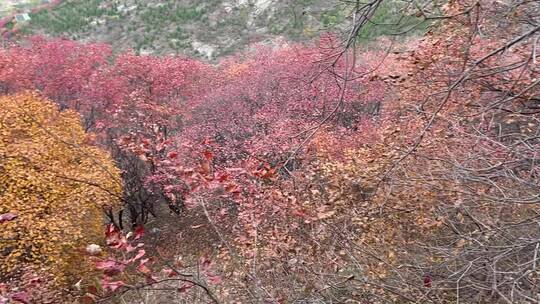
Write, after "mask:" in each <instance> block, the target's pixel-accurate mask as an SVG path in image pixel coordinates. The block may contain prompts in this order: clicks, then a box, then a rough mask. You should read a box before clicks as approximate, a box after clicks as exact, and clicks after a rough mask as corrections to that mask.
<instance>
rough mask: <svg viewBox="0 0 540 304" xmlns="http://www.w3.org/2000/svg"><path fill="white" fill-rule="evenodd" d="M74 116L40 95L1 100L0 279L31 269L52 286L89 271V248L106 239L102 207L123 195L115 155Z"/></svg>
mask: <svg viewBox="0 0 540 304" xmlns="http://www.w3.org/2000/svg"><path fill="white" fill-rule="evenodd" d="M88 139H89V135H88V134H86V133H85V131H84V129H83V128H82V126H81V120H80V117H79V115H78V114H77V113H75V112H73V111H69V110H66V111H60V110H59V109H58V107H57V105H55V104H54V103H53V102H51V101H50V100H47V99H45V98H43V97H41V96H40V95H38V94H37V93H22V94H18V95H10V96H2V97H0V214H11V215H12V217H15V218H14V219H12V220H10V221H5V222H3V223H0V228H1V229H0V260H1V261H2V263H0V281H3V280H4V279H8V278H10V277H16V276H17V275H18V274H20V273H21V271H22V269H23V268H28V267H31V268H33V269H39V270H40V271H45V272H46V273H48V274H50V275H51V276H52V277H53V278H54V281H55V283H58V284H65V283H67V282H69V281H72V280H78V279H79V278H81V277H83V276H84V275H85V272H87V271H91V269H92V267H91V265H90V262H89V261H87V259H86V258H85V256H84V254H83V252H84V246H86V245H87V244H89V243H94V242H99V239H102V238H103V236H102V231H103V224H104V223H103V215H102V209H103V208H107V207H114V205H117V204H118V203H119V197H120V195H121V190H122V186H121V179H120V172H119V170H118V169H117V168H116V167H115V165H114V162H113V160H112V159H111V157H110V155H109V154H108V153H107V152H105V151H103V150H101V149H99V148H97V147H94V146H92V145H91V144H90V143H89V140H88Z"/></svg>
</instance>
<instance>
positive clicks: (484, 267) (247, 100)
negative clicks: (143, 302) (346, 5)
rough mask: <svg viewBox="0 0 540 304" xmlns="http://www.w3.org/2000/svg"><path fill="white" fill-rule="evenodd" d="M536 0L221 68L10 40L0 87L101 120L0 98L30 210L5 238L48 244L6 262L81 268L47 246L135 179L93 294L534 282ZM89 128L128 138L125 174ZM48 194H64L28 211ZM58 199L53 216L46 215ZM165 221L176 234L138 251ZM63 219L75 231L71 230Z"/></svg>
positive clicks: (114, 140) (485, 292)
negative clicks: (405, 34)
mask: <svg viewBox="0 0 540 304" xmlns="http://www.w3.org/2000/svg"><path fill="white" fill-rule="evenodd" d="M380 2H381V1H380V0H375V1H372V2H370V4H369V5H366V6H362V7H356V9H357V10H359V11H357V12H356V14H354V16H368V15H370V12H369V11H367V10H370V9H376V8H377V5H378V4H380ZM530 5H531V4H530V3H528V2H523V3H522V5H513V4H511V3H506V2H503V1H449V3H448V4H447V5H444V6H441V7H431V6H429V5H427V6H425V7H424V10H425V11H424V10H422V8H418V10H419V11H417V12H416V16H417V17H418V16H420V17H422V18H426V20H437V21H440V22H439V23H437V24H434V26H433V28H431V29H430V31H429V32H428V33H427V34H426V35H425V36H424V37H421V38H411V39H407V40H405V41H401V42H399V45H397V46H396V42H395V41H394V42H392V41H389V40H387V39H381V40H380V41H377V42H376V43H374V44H375V46H376V47H375V48H372V49H370V48H362V49H354V48H353V47H352V43H347V40H345V44H344V42H343V40H340V37H338V36H334V35H323V36H322V37H321V38H320V39H319V40H318V41H316V42H315V43H313V44H304V45H300V44H291V45H279V46H275V47H274V48H271V47H264V46H254V47H253V48H252V49H250V50H249V51H246V52H244V53H242V54H241V55H237V56H232V57H230V58H226V59H223V60H222V61H221V62H219V63H218V64H215V65H210V64H207V63H203V62H198V61H196V60H192V59H187V58H182V57H171V56H169V57H148V56H137V55H134V54H131V53H125V54H117V55H113V54H112V51H111V49H110V47H108V46H106V45H101V44H80V43H76V42H73V41H67V40H62V39H45V38H41V37H31V38H29V39H28V40H27V41H26V42H25V43H21V44H14V45H11V46H9V47H7V48H5V49H2V50H1V51H0V88H1V89H2V90H3V91H4V93H14V92H19V91H23V90H39V91H40V94H43V95H45V96H47V97H49V98H51V99H52V100H54V102H56V103H57V104H59V105H60V106H61V107H63V108H69V109H71V110H76V111H78V112H79V113H80V114H81V115H82V120H83V125H84V128H85V129H86V130H88V131H91V132H93V134H92V136H86V135H85V134H84V132H83V129H82V128H81V127H80V126H79V123H80V122H79V121H78V119H77V118H76V117H75V115H74V114H73V112H70V110H67V111H62V112H59V111H58V110H57V108H56V107H55V106H53V105H52V104H51V103H50V102H46V101H45V102H43V101H42V99H43V98H41V97H38V95H32V94H30V95H29V94H25V95H13V96H11V97H4V99H5V103H6V104H7V105H8V106H7V107H5V109H2V111H4V112H5V114H3V115H4V116H5V117H6V118H5V119H4V120H3V121H2V122H3V123H4V124H10V127H7V128H2V132H3V133H2V136H4V138H5V139H3V140H4V141H3V144H4V146H2V149H4V150H5V151H4V150H0V151H2V153H4V154H6V155H13V156H11V158H12V159H13V160H12V161H9V159H10V158H6V159H8V161H7V162H5V163H3V164H2V166H3V167H2V168H3V171H1V172H2V174H3V175H2V178H5V179H6V180H9V181H10V182H9V183H7V182H4V184H6V185H8V184H9V185H11V184H10V183H13V185H14V186H10V187H9V189H10V190H9V191H7V192H5V191H4V192H5V193H6V194H5V196H6V197H7V196H8V195H10V196H9V197H10V199H8V200H7V201H8V205H7V206H10V207H9V208H4V206H2V208H4V209H0V211H2V213H4V215H3V218H2V225H6V227H8V228H9V227H17V229H16V230H10V229H7V230H5V232H4V233H8V235H6V238H8V239H9V238H13V237H15V236H14V235H13V231H22V230H21V229H26V230H28V233H24V235H23V236H20V237H23V238H26V239H25V240H27V241H26V242H30V241H33V242H37V243H36V245H32V246H33V247H30V248H31V249H32V250H35V253H33V254H30V255H27V254H23V253H22V252H26V251H25V250H27V249H26V248H27V247H21V248H19V247H16V245H15V243H11V245H10V246H12V247H13V250H12V251H10V252H12V254H10V255H8V257H7V258H8V259H7V260H8V261H10V263H11V264H9V263H8V264H7V266H6V267H7V268H6V270H5V271H12V270H13V267H14V263H15V262H16V261H21V260H24V261H28V262H31V261H35V260H36V259H37V260H39V259H40V258H43V257H47V259H50V260H49V261H52V260H55V261H57V260H60V261H64V262H65V265H64V266H62V267H66V268H64V269H68V268H69V266H68V265H69V263H70V261H72V260H71V259H69V258H67V257H64V256H63V255H62V254H61V253H60V252H57V251H54V250H53V249H48V248H51V246H52V245H53V244H54V245H55V246H60V247H62V248H64V247H69V248H77V246H79V245H81V244H83V243H84V242H89V241H90V239H91V238H90V236H91V235H92V233H97V232H98V231H99V227H98V226H99V224H100V221H99V220H98V219H99V218H100V216H99V212H100V210H101V208H103V207H106V206H110V204H111V203H112V202H114V201H115V200H116V199H117V198H121V199H122V201H123V207H122V210H118V212H115V211H114V210H112V209H108V208H106V209H107V210H106V211H107V217H108V221H109V223H108V224H109V225H108V226H107V228H106V229H107V230H106V243H107V247H105V246H104V247H103V248H104V251H106V252H103V256H99V257H98V259H97V263H96V267H97V270H99V271H100V272H101V282H100V283H99V284H98V285H99V286H98V287H100V288H96V287H94V288H93V289H92V290H93V291H92V292H90V294H87V295H86V296H85V299H90V300H92V301H94V300H96V299H98V298H100V297H101V298H106V299H111V298H114V297H115V295H116V294H117V293H120V294H122V295H124V294H129V291H132V290H136V291H139V290H141V289H151V287H155V288H156V290H173V291H174V292H178V296H179V297H183V298H185V299H191V300H192V301H195V300H193V299H198V300H199V301H206V300H208V299H210V300H211V301H213V302H217V301H218V300H222V301H224V302H241V303H243V302H246V303H247V302H259V303H264V302H268V303H290V302H293V301H296V300H298V299H302V300H305V301H313V302H316V301H326V300H328V299H331V300H332V301H334V300H335V301H337V302H346V301H348V300H351V299H353V300H356V301H357V302H359V303H388V302H395V303H404V302H417V303H418V302H420V303H448V302H458V301H459V302H463V303H498V302H507V303H518V302H527V301H531V302H534V301H535V300H538V290H540V288H539V287H538V282H539V275H538V274H539V272H538V267H537V264H538V258H539V251H540V250H539V248H540V247H539V245H538V244H539V239H538V235H539V233H540V230H539V228H538V227H539V226H538V219H537V218H538V212H539V211H540V210H538V207H537V206H538V203H539V197H538V189H539V188H538V187H539V183H538V181H539V180H540V178H539V161H538V159H539V158H538V151H540V146H539V145H540V141H539V140H538V134H539V125H540V124H539V123H538V122H539V111H538V109H539V105H538V102H539V100H540V97H539V96H538V92H539V91H538V84H539V81H538V79H539V78H540V75H539V69H538V60H540V58H539V55H538V54H539V53H538V50H537V49H538V47H539V46H538V39H539V38H538V35H539V33H540V27H538V20H537V19H538V18H537V17H535V15H534V14H533V12H534V9H532V8H531V6H530ZM435 8H437V10H435ZM430 9H433V11H430ZM434 11H437V12H439V13H441V14H442V15H433V14H434V13H433V12H434ZM509 12H511V13H509ZM503 16H504V17H503ZM420 17H419V18H420ZM354 18H355V19H354V21H355V22H358V24H355V25H356V26H361V25H362V22H367V21H366V19H365V18H364V19H362V18H363V17H361V18H360V19H358V20H360V21H358V20H357V19H356V17H354ZM535 18H536V19H535ZM362 20H363V21H362ZM501 20H504V22H503V21H501ZM524 20H528V21H527V22H525V21H524ZM535 22H536V23H535ZM535 24H536V25H535ZM501 28H503V29H504V30H500V29H501ZM353 40H354V36H353V37H349V42H350V41H353ZM392 47H394V48H395V49H394V51H390V50H392ZM38 100H39V101H40V102H37V101H38ZM33 102H34V103H33ZM40 111H44V112H40ZM4 112H2V113H4ZM10 113H13V114H10ZM29 113H30V114H29ZM34 116H36V117H38V118H39V119H37V118H33V117H34ZM52 117H57V118H58V119H55V120H51V118H52ZM4 121H5V122H4ZM16 123H19V124H23V125H24V127H18V128H19V129H17V128H16V127H11V125H13V126H16ZM66 125H67V126H69V127H65V126H66ZM17 130H20V131H17ZM46 130H47V131H46ZM48 130H52V131H48ZM28 132H31V135H32V136H30V135H28V134H29V133H28ZM52 134H55V136H52V137H51V136H50V135H52ZM90 137H91V138H90ZM21 138H22V139H25V140H20V139H21ZM34 138H35V140H33V139H34ZM16 139H18V140H16ZM38 139H39V140H38ZM87 142H92V143H94V144H95V145H97V146H101V147H102V148H106V149H109V150H110V151H111V153H112V157H113V158H114V159H115V161H116V164H117V165H118V166H119V167H120V169H121V170H122V171H121V172H122V174H121V176H122V180H123V186H124V188H123V189H122V190H121V189H120V183H119V182H118V176H119V175H118V174H119V173H118V171H116V170H115V169H114V168H113V166H112V163H111V161H110V160H109V159H108V158H107V156H106V155H105V154H104V153H103V152H99V150H98V149H97V148H92V147H90V146H89V145H88V144H87ZM30 143H32V144H30ZM40 144H43V145H40ZM27 145H28V146H27ZM21 151H24V153H22V152H21ZM82 151H84V153H83V152H82ZM53 152H54V153H57V154H52V153H53ZM9 153H12V154H9ZM16 153H20V154H16ZM89 155H90V156H92V157H84V156H89ZM29 162H32V165H29ZM8 165H9V166H10V167H9V170H8V169H5V168H7V166H8ZM23 168H24V170H23ZM60 168H61V169H60ZM38 173H39V174H38ZM4 176H6V177H4ZM12 180H13V181H12ZM16 181H19V183H15V182H16ZM23 181H24V182H23ZM53 181H54V182H53ZM29 184H31V185H32V187H31V188H29V187H28V186H27V185H29ZM6 189H8V188H6ZM10 191H11V192H10ZM29 191H32V192H31V193H30V192H29ZM10 193H11V194H10ZM36 193H38V194H40V195H37V194H36ZM60 197H62V198H66V197H67V198H68V199H62V200H61V199H60ZM3 200H4V199H3ZM21 200H23V201H24V205H23V202H21ZM38 201H39V202H42V201H45V202H49V201H50V204H51V205H50V207H49V205H47V206H48V209H46V210H42V209H36V211H35V212H38V211H39V212H41V213H36V214H34V213H31V212H30V211H28V212H29V214H26V213H25V212H26V211H25V210H27V209H20V208H21V206H25V208H26V207H27V206H33V204H36V203H35V202H38ZM9 204H12V205H9ZM40 206H41V205H40ZM54 208H57V209H54ZM70 208H71V209H70ZM85 208H87V209H85ZM28 210H34V209H28ZM58 210H62V214H73V217H72V218H70V219H69V220H67V219H66V218H65V217H62V218H61V220H60V218H59V217H57V216H55V215H57V214H58V212H59V211H58ZM70 210H71V211H70ZM81 210H88V211H87V213H86V212H75V211H81ZM166 211H170V212H171V213H173V214H174V216H175V217H174V218H173V219H171V218H170V217H167V216H169V215H167V212H166ZM32 212H34V211H32ZM43 214H45V215H47V216H50V217H51V219H47V221H50V222H51V224H50V225H46V226H38V225H37V224H35V223H39V222H40V219H41V218H43V216H45V215H43ZM126 214H128V215H129V219H126ZM164 218H166V219H168V220H163V219H164ZM201 218H202V219H203V220H202V224H201V221H199V222H197V223H191V222H189V220H190V219H199V220H200V219H201ZM55 220H56V221H55ZM30 222H31V223H33V224H34V225H30V224H29V223H30ZM149 222H151V223H150V224H151V225H158V226H159V225H161V226H159V227H160V228H162V229H163V230H164V231H163V235H164V236H167V237H168V238H167V239H166V240H162V243H158V244H155V248H148V247H144V249H143V245H142V241H139V239H140V238H142V233H141V231H142V228H141V227H142V226H144V225H147V224H149ZM25 223H26V224H25ZM74 223H77V224H76V225H75V224H74ZM82 223H84V224H82ZM156 223H158V224H156ZM180 223H182V224H180ZM16 225H21V226H20V228H19V226H16ZM70 225H71V226H70ZM23 227H24V228H23ZM40 227H41V228H40ZM84 227H92V228H91V229H90V228H88V229H87V228H84ZM129 227H131V228H133V229H135V235H133V234H130V233H127V234H126V233H124V232H123V231H122V230H129ZM32 229H41V230H32ZM77 229H79V230H77ZM81 229H83V230H81ZM26 230H24V231H26ZM66 230H70V231H74V232H73V234H70V235H72V236H73V239H66V237H65V235H64V237H63V238H60V231H66ZM165 230H166V231H165ZM10 231H11V232H10ZM82 231H84V232H85V233H86V232H89V233H90V234H89V235H86V234H85V233H83V232H82ZM156 231H160V230H159V229H157V230H156ZM200 231H205V233H202V232H200ZM9 233H12V234H9ZM167 233H168V234H167ZM184 233H185V234H184ZM185 235H188V236H189V237H185ZM53 237H55V239H53ZM38 240H39V242H38ZM51 240H55V242H52V243H50V245H48V244H49V243H48V242H51ZM173 240H176V241H173ZM201 240H203V241H201ZM204 241H208V242H209V243H211V244H210V245H208V246H207V247H205V248H200V247H203V246H205V245H204V244H205V243H204ZM66 242H67V243H66ZM190 242H196V243H197V244H194V245H193V244H191V243H190ZM7 244H10V243H9V242H8V243H7ZM16 244H19V243H16ZM20 244H23V246H26V245H24V244H25V243H22V242H21V243H20ZM32 244H34V243H32ZM190 245H191V246H195V247H197V246H199V247H197V248H196V250H192V251H195V252H196V253H197V254H200V252H201V251H206V252H205V254H204V255H202V254H201V255H202V257H201V256H198V257H196V258H192V262H193V263H192V264H194V265H196V266H192V265H191V266H189V265H185V264H183V263H181V262H179V257H178V255H180V256H182V255H183V252H184V250H185V249H186V248H189V247H190ZM96 246H97V245H96ZM10 248H11V247H10ZM34 248H35V249H34ZM52 248H58V247H54V246H52ZM150 250H154V251H155V252H154V257H158V258H155V259H152V258H151V257H149V255H148V254H147V252H150ZM30 252H34V251H30ZM186 255H187V254H186ZM208 255H209V256H211V257H208ZM73 258H77V256H74V257H73ZM25 259H26V260H25ZM88 260H91V259H90V258H88ZM214 260H216V261H217V262H216V261H214ZM39 261H40V263H41V262H43V263H45V264H46V261H42V260H39ZM210 261H212V262H214V263H210ZM210 264H212V265H213V268H212V270H210V266H209V265H210ZM10 265H11V266H10ZM188 270H189V271H188ZM194 273H197V274H203V275H202V276H196V277H194ZM129 274H132V275H134V276H132V277H130V276H129ZM194 278H195V279H194ZM223 278H226V279H223ZM197 291H203V292H202V293H201V294H203V296H204V300H201V298H196V296H197V294H198V293H197ZM190 292H191V294H190ZM190 296H191V298H190Z"/></svg>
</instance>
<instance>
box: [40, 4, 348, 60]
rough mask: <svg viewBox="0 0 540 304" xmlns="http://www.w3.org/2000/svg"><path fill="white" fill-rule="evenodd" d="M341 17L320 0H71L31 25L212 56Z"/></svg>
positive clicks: (303, 34) (306, 32)
mask: <svg viewBox="0 0 540 304" xmlns="http://www.w3.org/2000/svg"><path fill="white" fill-rule="evenodd" d="M343 18H344V14H343V13H341V12H340V10H338V9H335V8H333V4H331V3H329V2H328V1H322V0H302V1H296V0H294V1H273V0H257V1H247V0H243V1H242V0H238V1H226V0H211V1H187V0H183V1H177V0H166V1H150V0H123V1H120V0H105V1H100V0H88V1H86V0H85V1H80V0H68V1H65V2H64V3H63V4H62V5H60V6H59V7H57V8H55V9H54V10H53V11H50V12H49V11H43V12H40V13H38V14H35V15H32V21H31V29H30V30H31V31H32V32H37V33H47V34H52V35H66V36H67V37H70V38H72V39H78V40H83V41H100V42H106V43H110V44H112V45H113V46H114V48H115V49H119V50H126V49H130V48H132V49H134V50H136V51H138V52H140V53H142V54H179V53H181V54H185V55H194V56H200V57H204V58H207V59H213V58H216V57H217V56H222V55H225V54H232V53H234V52H235V51H236V50H239V49H242V48H243V47H245V46H246V45H248V44H252V43H257V42H269V41H272V40H275V39H278V37H286V38H289V39H293V40H308V39H311V38H313V37H314V36H316V35H317V34H318V33H319V32H320V31H321V30H330V29H331V28H332V27H333V26H334V25H335V24H338V23H339V22H340V21H342V19H343Z"/></svg>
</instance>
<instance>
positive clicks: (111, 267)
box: [96, 260, 125, 276]
mask: <svg viewBox="0 0 540 304" xmlns="http://www.w3.org/2000/svg"><path fill="white" fill-rule="evenodd" d="M96 268H97V269H99V270H103V273H105V274H106V275H108V276H113V275H117V274H119V273H121V272H122V271H124V268H125V266H124V265H123V264H121V263H119V262H117V261H114V260H107V261H100V262H97V263H96Z"/></svg>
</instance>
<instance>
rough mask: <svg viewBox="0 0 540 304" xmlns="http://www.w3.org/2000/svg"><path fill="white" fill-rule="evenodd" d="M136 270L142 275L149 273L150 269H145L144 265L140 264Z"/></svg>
mask: <svg viewBox="0 0 540 304" xmlns="http://www.w3.org/2000/svg"><path fill="white" fill-rule="evenodd" d="M137 270H138V271H139V272H142V273H144V274H149V273H150V272H151V271H150V269H149V268H148V267H146V265H144V264H141V265H139V266H137Z"/></svg>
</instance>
